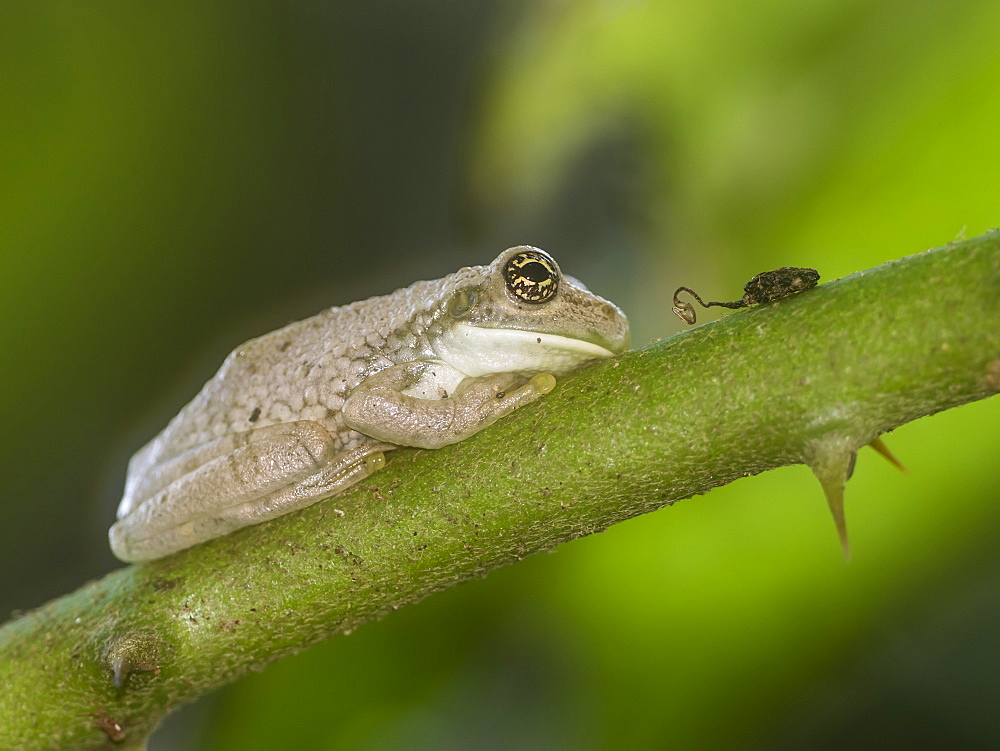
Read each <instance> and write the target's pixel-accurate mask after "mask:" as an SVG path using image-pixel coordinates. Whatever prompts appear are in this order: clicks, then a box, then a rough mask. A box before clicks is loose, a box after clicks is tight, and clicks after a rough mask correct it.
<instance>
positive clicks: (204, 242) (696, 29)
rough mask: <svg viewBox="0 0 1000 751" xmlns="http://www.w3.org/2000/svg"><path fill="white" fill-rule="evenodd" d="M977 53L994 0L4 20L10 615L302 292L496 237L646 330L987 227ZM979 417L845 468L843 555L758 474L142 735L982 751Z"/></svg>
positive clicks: (983, 427) (158, 740)
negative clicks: (129, 465)
mask: <svg viewBox="0 0 1000 751" xmlns="http://www.w3.org/2000/svg"><path fill="white" fill-rule="evenodd" d="M998 36H1000V5H998V4H996V3H994V2H989V0H968V1H966V2H960V3H951V4H949V3H941V2H932V1H930V0H923V1H921V0H918V1H917V2H913V1H912V0H911V1H910V2H902V0H846V1H844V0H841V1H840V2H833V0H820V1H819V2H809V3H801V2H792V1H791V0H766V1H765V2H758V3H752V4H740V3H735V2H723V1H722V0H709V1H707V2H701V3H697V4H696V3H683V2H662V1H661V2H656V1H655V0H650V1H649V2H640V1H638V0H581V1H579V2H572V3H571V2H558V1H556V0H552V1H551V2H529V1H528V0H518V2H503V0H493V2H488V1H487V0H466V1H465V2H458V0H452V1H451V2H440V3H435V2H426V0H425V1H423V2H421V1H419V0H407V1H404V0H397V1H396V2H388V1H387V0H376V1H375V2H366V3H340V2H329V3H309V2H305V1H304V0H299V1H297V2H291V3H280V4H279V3H274V4H265V5H260V6H258V5H253V4H234V3H226V2H214V1H206V2H194V0H182V1H180V2H174V3H171V4H169V6H158V5H152V4H135V3H126V2H111V1H109V0H106V1H105V2H95V3H87V4H72V3H65V2H37V3H31V4H28V3H20V4H17V3H6V4H3V5H2V6H0V259H2V264H3V269H4V271H3V275H4V276H3V278H4V280H5V281H6V282H7V284H6V285H5V290H6V293H5V294H4V295H2V296H0V315H2V317H3V321H4V325H3V326H2V327H0V345H2V351H3V353H4V354H3V357H2V359H0V383H2V384H3V388H2V390H0V399H2V403H3V411H2V413H3V415H4V417H5V423H6V432H5V436H6V438H5V440H4V441H3V442H2V444H0V445H2V448H3V451H2V452H0V462H2V463H3V464H2V476H3V477H4V478H5V479H6V483H5V486H4V487H5V490H6V492H5V493H4V500H3V502H2V503H0V543H2V544H0V572H2V574H0V612H3V613H4V614H5V615H6V611H9V610H11V609H13V608H27V607H32V606H34V605H38V604H40V603H41V602H42V601H44V600H45V599H48V598H50V597H54V596H56V595H58V594H61V593H63V592H65V591H69V590H71V589H73V588H75V587H76V586H78V585H79V584H80V583H81V582H82V581H83V580H84V579H86V578H88V577H93V576H98V575H100V574H101V573H103V572H105V571H107V570H110V569H111V568H113V567H115V565H116V564H115V562H114V561H113V559H112V558H111V557H110V554H109V553H108V552H107V550H106V547H107V546H106V539H105V533H106V529H107V527H108V526H109V525H110V523H111V521H112V519H113V515H114V508H115V506H116V504H117V500H118V496H119V495H120V489H121V481H122V478H123V474H124V463H125V461H126V460H127V457H128V455H129V454H130V453H131V452H132V451H133V450H135V449H136V448H137V447H138V446H139V445H141V443H142V442H144V441H145V440H148V439H149V438H150V437H151V436H152V435H153V434H154V433H155V432H156V431H157V430H158V429H159V428H160V427H161V426H162V425H163V423H164V422H165V421H166V420H167V419H169V417H170V416H171V415H172V414H173V413H174V412H176V410H177V409H178V408H179V407H180V406H181V405H182V404H183V403H184V402H185V401H186V400H187V399H189V398H190V397H191V396H192V395H193V394H194V392H195V390H196V389H197V388H198V386H199V385H200V383H201V382H202V381H204V380H205V379H206V378H208V377H209V376H210V375H211V373H212V372H213V371H214V369H215V367H217V365H218V364H219V362H221V360H222V358H223V357H224V355H225V354H226V353H227V352H228V351H229V350H230V349H231V348H232V347H233V346H235V345H236V344H238V343H239V342H240V341H242V340H244V339H246V338H249V337H251V336H254V335H256V334H259V333H263V332H265V331H267V330H270V329H273V328H275V327H277V326H279V325H282V324H283V323H285V322H287V321H288V320H291V319H294V318H300V317H304V316H306V315H310V314H312V313H314V312H316V311H317V310H319V309H320V308H322V307H324V306H327V305H334V304H342V303H346V302H350V301H352V300H354V299H359V298H362V297H366V296H368V295H371V294H377V293H380V292H386V291H389V290H391V289H393V288H395V287H398V286H401V285H404V284H406V283H408V282H410V281H413V280H415V279H417V278H433V277H437V276H440V275H442V274H444V273H447V272H448V271H451V270H453V269H454V268H456V267H458V266H460V265H463V264H468V263H480V262H485V261H488V260H489V259H491V258H492V257H493V256H494V255H495V254H496V252H497V251H498V250H499V249H501V248H503V247H506V246H509V245H514V244H517V243H522V242H527V243H532V244H537V245H539V246H541V247H544V248H546V249H547V250H549V251H550V252H552V253H553V254H554V255H555V257H556V258H557V259H558V260H559V261H560V263H561V265H562V266H563V268H564V269H565V270H567V271H568V273H571V274H573V275H575V276H579V277H580V278H581V279H583V280H584V281H585V282H586V283H587V284H588V285H589V286H590V287H591V288H592V289H594V290H595V291H596V292H598V293H600V294H604V295H606V296H608V297H610V298H612V299H614V300H615V301H616V302H618V303H619V304H621V305H622V306H623V307H624V308H625V310H626V312H627V313H628V314H629V317H630V319H631V320H632V322H633V330H634V335H635V341H636V343H638V344H641V343H643V342H645V341H647V340H648V339H650V338H653V337H660V336H665V335H668V334H670V333H673V332H675V331H677V330H679V329H680V327H681V324H680V323H679V322H678V321H677V320H676V319H675V318H674V317H673V316H672V315H671V314H670V310H669V309H670V296H671V294H672V292H673V290H674V289H675V288H676V287H677V286H679V285H686V286H690V287H693V288H695V289H696V290H698V291H699V292H700V293H702V294H703V295H705V296H706V297H707V298H711V299H735V298H737V297H739V294H740V290H741V288H742V285H743V284H744V283H745V282H746V281H747V280H748V279H749V278H750V277H751V276H753V275H754V274H756V273H758V272H760V271H764V270H766V269H770V268H775V267H778V266H783V265H794V266H813V267H816V268H817V269H819V271H820V273H821V274H822V275H823V280H830V279H833V278H836V277H839V276H842V275H845V274H848V273H851V272H853V271H856V270H859V269H864V268H868V267H871V266H875V265H877V264H879V263H882V262H884V261H887V260H891V259H893V258H896V257H899V256H902V255H906V254H908V253H913V252H916V251H919V250H922V249H924V248H927V247H932V246H936V245H942V244H945V243H947V242H948V241H950V240H952V239H953V238H954V237H956V236H957V235H961V234H965V235H968V236H973V235H976V234H980V233H981V232H983V231H985V230H986V229H988V228H990V227H993V226H996V225H997V224H1000V200H998V199H1000V183H998V181H997V174H998V167H1000V138H998V137H997V135H996V134H997V133H998V132H1000V46H998V45H997V44H996V40H997V38H998ZM927 294H928V295H930V296H933V294H934V290H933V289H928V291H927ZM699 312H701V311H699ZM942 315H947V311H946V310H942ZM885 325H886V326H892V325H893V322H892V321H891V320H887V321H886V322H885ZM998 420H1000V402H998V400H996V399H993V400H988V401H986V402H981V403H977V404H973V405H970V406H968V407H964V408H962V409H959V410H953V411H950V412H947V413H944V414H941V415H939V416H936V417H932V418H928V419H924V420H921V421H918V422H916V423H913V424H911V425H907V426H906V427H905V428H903V429H901V430H900V431H898V433H896V434H894V435H891V436H888V437H887V442H888V443H889V445H890V446H891V448H892V449H893V450H894V451H895V452H896V454H897V456H899V457H900V459H901V460H902V461H903V462H904V463H905V464H906V465H907V466H908V467H909V469H910V472H909V474H908V475H901V474H899V473H898V472H897V471H896V470H895V469H893V468H892V467H891V466H889V465H888V464H887V463H886V462H884V461H883V460H881V459H880V458H879V457H878V456H877V455H876V454H875V453H874V452H863V453H862V454H861V455H860V456H859V458H858V465H857V470H856V472H855V475H854V478H853V479H852V480H851V482H850V483H849V485H848V488H847V515H848V525H849V528H850V531H851V540H852V547H853V550H854V559H853V561H852V562H851V563H850V564H846V565H845V564H844V563H843V560H842V559H841V557H840V553H839V547H838V545H837V540H836V535H835V533H834V529H833V524H832V522H831V521H830V519H829V513H828V511H827V509H826V506H825V503H824V501H823V498H822V495H821V492H820V490H819V488H818V486H817V484H816V483H815V481H814V479H813V478H812V476H811V474H810V472H809V471H808V470H807V469H806V468H804V467H792V468H787V469H785V470H782V471H778V472H771V473H768V474H766V475H763V476H759V477H756V478H752V479H747V480H745V481H743V482H740V483H736V484H734V485H731V486H727V487H724V488H721V489H719V490H717V491H714V492H713V493H712V494H711V495H710V496H708V497H705V498H698V499H692V500H689V501H687V502H685V503H682V504H679V505H677V506H675V507H673V508H671V509H667V510H664V511H661V512H659V513H656V514H653V515H649V516H646V517H643V518H640V519H636V520H634V521H632V522H629V523H627V524H622V525H618V526H617V527H614V528H612V529H611V530H609V531H608V532H607V533H605V534H603V535H598V536H593V537H589V538H586V539H583V540H580V541H577V542H575V543H573V544H571V545H567V546H564V547H563V548H561V549H560V550H558V551H557V553H556V554H554V555H546V556H540V557H535V558H532V559H529V560H526V561H524V562H522V563H521V564H519V565H518V566H515V567H512V568H510V569H506V570H501V571H498V572H494V573H493V574H491V575H490V576H489V577H488V578H487V579H485V580H483V581H480V582H476V583H475V584H471V585H466V586H464V587H460V588H458V589H455V590H450V591H447V592H444V593H441V594H439V595H436V596H435V597H433V598H431V599H429V600H427V601H425V602H424V603H422V604H420V605H419V606H416V607H412V608H409V609H406V610H403V611H401V612H399V613H396V614H394V615H393V616H392V617H391V618H388V619H386V620H384V621H382V622H380V623H377V624H371V625H369V626H366V627H365V628H362V629H360V630H359V631H358V632H357V633H354V634H351V635H350V636H347V637H344V638H339V639H335V640H333V641H331V642H328V643H326V644H323V645H320V646H318V647H316V648H313V649H311V650H308V651H306V652H304V653H303V654H301V655H298V656H297V657H294V658H291V659H288V660H285V661H283V662H281V663H278V664H276V665H274V666H271V667H270V668H269V669H268V670H267V671H265V672H263V673H261V674H259V675H255V676H253V677H251V678H250V679H246V680H244V681H242V682H240V683H237V684H235V685H234V686H232V687H231V688H230V689H227V690H225V691H223V692H220V694H219V695H217V696H214V697H210V698H209V699H207V700H206V701H203V702H201V703H199V704H197V705H195V706H194V707H192V708H190V709H188V710H185V711H183V712H181V713H180V714H179V715H178V716H177V717H176V718H172V719H171V721H169V722H168V723H167V724H166V726H165V727H164V728H163V729H162V730H161V731H160V733H159V734H158V735H157V736H154V739H153V742H152V744H151V748H153V749H157V748H160V749H167V748H204V749H230V748H232V749H270V748H280V747H293V748H294V747H301V748H315V749H323V748H329V749H352V750H353V749H359V750H364V751H368V750H369V749H371V750H374V749H383V748H393V749H415V750H422V749H451V748H454V749H465V748H477V749H492V748H496V749H508V748H517V749H611V748H641V749H645V748H649V749H656V748H667V747H669V748H696V749H712V748H719V749H722V748H726V749H728V748H767V749H783V748H788V749H802V748H810V749H812V748H817V749H822V748H831V749H832V748H844V747H850V748H868V747H876V746H878V747H882V746H885V745H890V744H891V745H894V746H906V747H909V748H938V747H942V746H949V747H953V746H959V747H990V746H995V745H997V744H998V743H1000V723H998V722H997V720H996V718H995V704H996V698H995V697H996V696H997V695H998V690H1000V685H998V679H997V678H996V676H997V675H998V674H1000V649H998V647H997V642H996V640H995V633H996V631H997V628H998V627H1000V557H998V555H997V553H996V552H995V551H996V550H997V549H998V546H997V544H996V543H997V542H998V538H1000V516H998V512H997V510H996V503H995V501H996V495H997V492H996V488H997V487H1000V464H998V462H997V456H998V449H997V445H998V441H997V436H998V424H1000V423H998ZM705 429H706V430H710V429H711V426H705Z"/></svg>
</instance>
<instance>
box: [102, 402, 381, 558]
mask: <svg viewBox="0 0 1000 751" xmlns="http://www.w3.org/2000/svg"><path fill="white" fill-rule="evenodd" d="M253 433H254V435H253V439H252V440H249V441H243V445H241V446H240V447H239V448H236V449H235V450H233V451H231V452H229V453H227V454H223V455H220V456H217V457H215V458H214V459H212V460H211V461H208V462H206V463H204V464H202V465H201V466H199V467H197V468H195V469H193V470H192V471H190V472H188V473H186V474H183V475H181V476H180V477H177V478H176V479H174V480H173V481H172V482H170V483H169V484H168V485H166V487H164V488H163V489H161V490H159V491H158V492H155V493H153V494H152V495H150V496H149V497H148V498H145V499H144V500H142V501H141V502H139V503H137V504H136V505H135V507H134V508H133V509H131V510H130V511H129V512H128V514H127V515H125V516H124V517H122V518H121V519H119V520H118V521H117V522H116V523H115V525H114V526H113V527H111V530H110V533H109V535H110V539H111V549H112V551H113V552H114V554H115V555H116V556H118V557H119V558H120V559H122V560H123V561H143V560H151V559H153V558H160V557H162V556H165V555H169V554H170V553H174V552H176V551H178V550H183V549H184V548H187V547H190V546H192V545H196V544H198V543H200V542H205V541H206V540H211V539H212V538H215V537H219V536H221V535H224V534H228V533H229V532H232V531H234V530H236V529H239V528H241V527H246V526H248V525H250V524H257V523H259V522H263V521H266V520H268V519H273V518H275V517H277V516H281V515H282V514H287V513H288V512H290V511H294V510H296V509H299V508H302V507H304V506H308V505H310V504H312V503H315V502H316V501H319V500H321V499H323V498H326V497H328V496H330V495H333V494H334V493H336V492H338V491H340V490H343V489H344V488H346V487H347V486H349V485H352V484H354V483H355V482H358V481H359V480H361V479H363V478H365V477H367V476H368V475H370V474H372V472H375V471H376V470H378V469H380V468H381V467H382V466H384V464H385V458H384V456H383V455H382V452H383V451H386V450H388V449H391V448H394V447H393V446H391V445H387V444H381V443H369V444H367V445H363V446H361V447H359V448H356V449H354V450H352V451H337V450H336V449H335V444H334V440H333V437H332V436H331V435H330V433H329V431H328V430H327V429H326V428H324V427H323V426H322V425H320V424H319V423H317V422H313V421H311V420H301V421H298V422H291V423H282V424H277V425H270V426H266V427H263V428H257V429H255V430H254V431H253Z"/></svg>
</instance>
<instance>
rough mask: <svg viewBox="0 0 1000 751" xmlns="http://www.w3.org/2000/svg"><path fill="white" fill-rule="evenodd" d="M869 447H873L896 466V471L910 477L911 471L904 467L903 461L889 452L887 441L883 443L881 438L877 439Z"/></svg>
mask: <svg viewBox="0 0 1000 751" xmlns="http://www.w3.org/2000/svg"><path fill="white" fill-rule="evenodd" d="M868 445H869V446H871V447H872V448H873V449H875V450H876V451H878V452H879V453H880V454H881V455H882V456H884V457H885V458H886V460H887V461H888V462H889V463H890V464H891V465H892V466H894V467H895V468H896V469H898V470H899V471H900V472H902V473H903V474H904V475H908V474H909V473H910V472H909V470H908V469H907V468H906V467H904V466H903V463H902V462H901V461H899V459H897V458H896V457H895V455H893V453H892V452H891V451H890V450H889V447H888V446H886V445H885V441H883V440H882V439H881V438H876V439H875V440H874V441H872V442H871V443H869V444H868Z"/></svg>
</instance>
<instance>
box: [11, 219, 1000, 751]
mask: <svg viewBox="0 0 1000 751" xmlns="http://www.w3.org/2000/svg"><path fill="white" fill-rule="evenodd" d="M997 391H1000V234H998V233H992V234H989V235H985V236H983V237H980V238H976V239H974V240H970V241H967V242H963V243H956V244H953V245H950V246H948V247H946V248H941V249H938V250H935V251H930V252H927V253H922V254H920V255H916V256H911V257H909V258H906V259H903V260H901V261H897V262H894V263H890V264H887V265H885V266H881V267H879V268H877V269H874V270H872V271H867V272H863V273H860V274H855V275H853V276H851V277H848V278H846V279H842V280H839V281H836V282H832V283H830V284H825V285H822V286H820V287H819V288H817V289H815V290H812V291H809V292H806V293H803V294H801V295H797V296H794V297H791V298H787V299H784V300H781V301H779V302H778V303H774V304H771V305H767V306H763V307H759V308H755V309H750V310H747V311H743V312H740V313H737V314H734V315H731V316H729V317H727V318H725V319H723V320H721V321H718V322H716V323H713V324H709V325H705V326H701V327H699V328H697V329H693V330H691V331H687V332H685V333H683V334H681V335H678V336H675V337H672V338H670V339H667V340H664V341H661V342H658V343H656V344H654V345H651V346H649V347H647V348H645V349H642V350H638V351H635V352H630V353H628V354H627V355H625V356H623V357H621V358H619V359H618V360H616V361H606V362H603V363H600V364H598V365H595V366H594V367H591V368H588V369H586V370H585V371H584V372H581V373H579V374H578V375H576V376H574V377H573V378H569V379H566V380H565V381H564V382H563V383H562V384H560V386H559V387H558V388H557V389H556V391H555V392H554V393H552V394H550V395H549V396H547V397H546V398H545V399H542V400H541V401H539V402H537V403H535V404H533V405H531V406H529V407H528V408H525V409H524V410H522V411H520V412H518V413H517V414H516V415H514V416H512V417H510V418H508V419H506V420H503V421H502V422H501V423H498V424H497V425H496V426H494V427H493V428H491V429H490V430H488V431H485V432H483V433H481V434H479V435H477V436H475V437H473V438H471V439H469V440H467V441H464V442H462V443H460V444H458V445H455V446H451V447H448V448H446V449H441V450H439V451H433V452H431V451H417V450H405V451H399V452H396V453H395V454H393V455H391V456H390V461H389V466H388V467H387V468H386V469H385V470H384V471H383V472H381V473H379V474H377V475H376V476H374V477H373V478H372V479H371V480H370V481H368V482H367V483H364V484H362V485H360V486H357V487H355V488H353V489H352V490H351V491H350V492H348V493H345V494H344V495H341V496H338V497H336V498H333V499H329V500H327V501H324V502H322V503H319V504H316V505H315V506H312V507H310V508H308V509H306V510H304V511H302V512H299V513H296V514H293V515H290V516H287V517H284V518H281V519H278V520H276V521H273V522H270V523H267V524H263V525H260V526H257V527H253V528H249V529H246V530H242V531H240V532H238V533H236V534H233V535H231V536H229V537H226V538H223V539H220V540H217V541H214V542H212V543H209V544H206V545H203V546H200V547H197V548H195V549H192V550H189V551H186V552H184V553H181V554H178V555H176V556H173V557H171V558H168V559H165V560H162V561H157V562H154V563H152V564H146V565H141V566H130V567H127V568H124V569H121V570H119V571H115V572H113V573H112V574H110V575H108V576H107V577H105V578H104V579H102V580H100V581H97V582H93V583H91V584H88V585H86V586H84V587H83V588H81V589H80V590H78V591H76V592H74V593H73V594H70V595H67V596H65V597H63V598H62V599H60V600H56V601H54V602H52V603H49V604H48V605H46V606H44V607H42V608H40V609H38V610H36V611H34V612H32V613H29V614H27V615H25V616H22V617H21V618H19V619H17V620H14V621H12V622H10V623H8V624H6V625H5V626H4V627H3V628H2V630H0V747H3V748H21V749H34V748H39V749H40V748H67V749H68V748H100V747H104V746H106V745H108V744H109V743H110V741H109V736H108V733H109V732H110V733H112V734H113V733H114V730H113V729H112V723H114V722H116V723H118V724H120V725H121V727H122V729H123V731H124V734H125V739H126V740H125V743H126V744H128V743H133V742H140V741H141V739H142V738H143V737H144V736H145V735H146V734H147V733H148V732H149V731H150V729H151V728H152V727H153V726H154V725H155V724H156V722H157V721H158V720H159V719H160V718H161V717H162V716H163V715H164V714H165V713H167V712H169V711H171V710H172V709H173V708H175V707H177V706H178V705H179V704H181V703H183V702H185V701H189V700H191V699H193V698H195V697H197V696H199V695H201V694H203V693H205V692H207V691H209V690H211V689H213V688H215V687H217V686H220V685H222V684H224V683H226V682H229V681H231V680H233V679H235V678H237V677H238V676H240V675H241V674H243V673H245V672H246V671H247V670H249V669H250V668H251V667H259V666H261V665H263V664H266V663H268V662H271V661H273V660H276V659H279V658H280V657H282V656H284V655H287V654H290V653H292V652H296V651H299V650H301V649H302V648H303V647H305V646H308V645H310V644H313V643H315V642H317V641H319V640H321V639H326V638H328V637H329V636H332V635H334V634H337V633H341V632H344V631H348V630H350V629H353V628H355V627H357V626H358V625H360V624H362V623H365V622H366V621H369V620H371V619H373V618H376V617H378V616H380V615H382V614H385V613H387V612H390V611H392V610H395V609H397V608H399V607H401V606H402V605H405V604H407V603H409V602H414V601H415V600H418V599H420V598H422V597H425V596H427V595H428V594H431V593H432V592H436V591H439V590H441V589H444V588H446V587H450V586H452V585H454V584H457V583H459V582H462V581H465V580H467V579H469V578H471V577H475V576H479V575H481V574H483V573H485V572H487V571H489V570H491V569H494V568H496V567H498V566H503V565H505V564H508V563H513V562H514V561H517V560H518V559H520V558H522V557H524V556H526V555H530V554H531V553H535V552H538V551H540V550H545V549H547V548H551V547H553V546H555V545H558V544H560V543H562V542H565V541H567V540H571V539H574V538H576V537H581V536H583V535H586V534H589V533H591V532H595V531H598V530H601V529H604V528H606V527H608V526H609V525H611V524H614V523H615V522H618V521H622V520H624V519H627V518H629V517H632V516H636V515H638V514H642V513H645V512H647V511H653V510H655V509H658V508H660V507H662V506H665V505H668V504H670V503H673V502H674V501H677V500H680V499H682V498H687V497H689V496H692V495H695V494H698V493H704V492H706V491H707V490H710V489H711V488H713V487H715V486H718V485H723V484H725V483H727V482H730V481H732V480H734V479H736V478H739V477H744V476H746V475H751V474H755V473H758V472H763V471H764V470H767V469H771V468H774V467H779V466H782V465H786V464H791V463H797V462H808V463H810V464H812V465H813V466H814V467H815V466H817V464H822V463H823V461H824V456H826V454H828V453H830V452H832V451H841V452H842V451H849V450H853V449H856V448H857V447H859V446H862V445H864V444H865V443H868V442H869V441H871V440H872V439H874V438H876V437H877V436H878V435H879V434H881V433H883V432H885V431H886V430H890V429H892V428H895V427H897V426H899V425H901V424H903V423H905V422H907V421H909V420H913V419H916V418H918V417H921V416H923V415H928V414H932V413H934V412H938V411H940V410H943V409H947V408H949V407H954V406H957V405H959V404H963V403H965V402H969V401H972V400H975V399H981V398H983V397H986V396H990V395H992V394H994V393H996V392H997ZM827 463H829V462H827ZM116 670H117V673H118V679H119V680H118V682H119V683H122V684H123V685H122V686H121V687H116V686H115V685H114V684H115V680H114V678H115V671H116ZM100 725H104V726H105V728H107V730H102V729H101V728H100V727H99V726H100Z"/></svg>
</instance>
